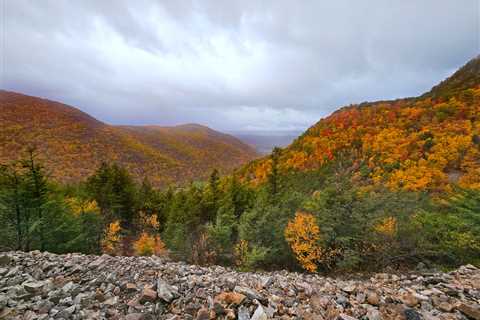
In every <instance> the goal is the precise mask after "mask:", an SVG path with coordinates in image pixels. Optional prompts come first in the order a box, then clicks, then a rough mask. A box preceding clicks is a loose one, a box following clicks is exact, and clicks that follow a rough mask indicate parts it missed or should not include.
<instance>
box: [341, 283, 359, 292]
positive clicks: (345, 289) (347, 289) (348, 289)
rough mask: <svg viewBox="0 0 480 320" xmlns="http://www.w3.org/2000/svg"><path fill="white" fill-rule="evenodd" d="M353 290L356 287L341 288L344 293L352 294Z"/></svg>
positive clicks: (349, 285) (352, 285) (350, 285)
mask: <svg viewBox="0 0 480 320" xmlns="http://www.w3.org/2000/svg"><path fill="white" fill-rule="evenodd" d="M355 289H356V286H355V285H354V284H348V285H346V286H345V287H343V288H342V290H343V291H345V292H346V293H353V292H354V291H355Z"/></svg>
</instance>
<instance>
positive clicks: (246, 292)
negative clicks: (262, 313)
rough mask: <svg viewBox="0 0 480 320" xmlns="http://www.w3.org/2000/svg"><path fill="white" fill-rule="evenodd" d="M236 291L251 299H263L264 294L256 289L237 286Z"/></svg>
mask: <svg viewBox="0 0 480 320" xmlns="http://www.w3.org/2000/svg"><path fill="white" fill-rule="evenodd" d="M234 291H235V292H238V293H241V294H243V295H245V296H247V298H249V299H251V300H255V299H256V300H263V299H262V296H261V295H260V294H259V293H258V292H257V291H256V290H253V289H250V288H248V287H242V286H236V287H235V289H234Z"/></svg>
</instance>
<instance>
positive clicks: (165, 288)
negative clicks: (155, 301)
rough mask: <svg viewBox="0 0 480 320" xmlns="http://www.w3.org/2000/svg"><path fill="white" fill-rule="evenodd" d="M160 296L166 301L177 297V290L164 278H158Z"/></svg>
mask: <svg viewBox="0 0 480 320" xmlns="http://www.w3.org/2000/svg"><path fill="white" fill-rule="evenodd" d="M157 292H158V297H159V298H160V299H162V300H163V301H165V302H171V301H172V300H173V299H175V296H176V290H175V289H174V288H173V287H172V286H170V285H169V284H168V283H166V282H165V281H164V280H162V279H160V278H159V279H158V280H157Z"/></svg>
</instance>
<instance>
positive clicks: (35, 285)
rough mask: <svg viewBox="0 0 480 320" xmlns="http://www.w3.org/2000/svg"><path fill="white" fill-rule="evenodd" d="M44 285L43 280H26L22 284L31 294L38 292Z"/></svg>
mask: <svg viewBox="0 0 480 320" xmlns="http://www.w3.org/2000/svg"><path fill="white" fill-rule="evenodd" d="M44 286H45V283H44V282H27V283H24V284H23V288H24V289H25V291H27V292H28V293H31V294H40V293H41V292H42V289H43V287H44Z"/></svg>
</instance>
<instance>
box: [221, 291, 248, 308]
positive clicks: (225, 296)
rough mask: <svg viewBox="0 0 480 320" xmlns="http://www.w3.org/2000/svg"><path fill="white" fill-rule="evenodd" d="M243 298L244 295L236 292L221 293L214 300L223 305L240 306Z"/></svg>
mask: <svg viewBox="0 0 480 320" xmlns="http://www.w3.org/2000/svg"><path fill="white" fill-rule="evenodd" d="M245 298H246V296H245V295H243V294H241V293H238V292H222V293H220V294H219V295H217V296H216V297H215V299H214V300H215V301H217V302H219V303H221V304H225V305H229V304H236V305H240V304H241V303H242V302H243V301H244V300H245Z"/></svg>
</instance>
